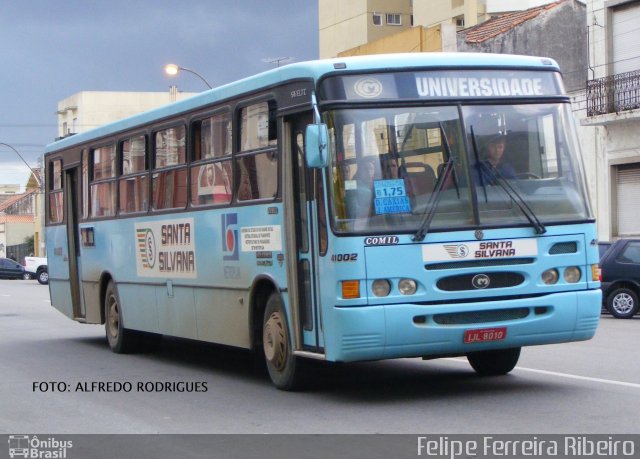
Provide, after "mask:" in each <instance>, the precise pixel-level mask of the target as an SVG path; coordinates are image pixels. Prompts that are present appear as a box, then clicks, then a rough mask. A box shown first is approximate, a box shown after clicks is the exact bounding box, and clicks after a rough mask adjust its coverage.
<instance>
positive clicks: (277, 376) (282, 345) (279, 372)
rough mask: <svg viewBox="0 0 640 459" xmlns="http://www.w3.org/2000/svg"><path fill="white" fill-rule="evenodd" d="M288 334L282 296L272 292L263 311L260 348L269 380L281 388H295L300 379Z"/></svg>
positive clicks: (297, 364) (297, 363)
mask: <svg viewBox="0 0 640 459" xmlns="http://www.w3.org/2000/svg"><path fill="white" fill-rule="evenodd" d="M289 336H290V335H289V328H288V326H287V317H286V315H285V312H284V304H283V302H282V298H280V295H278V294H277V293H272V294H271V296H270V297H269V299H268V300H267V305H266V308H265V311H264V321H263V326H262V349H263V351H264V359H265V362H266V364H267V370H268V371H269V376H270V377H271V381H272V382H273V384H274V385H275V386H276V387H277V388H278V389H281V390H294V389H296V388H297V387H298V386H299V380H300V376H299V375H300V369H299V362H298V361H297V358H296V357H295V356H294V355H293V352H292V349H291V341H290V338H289Z"/></svg>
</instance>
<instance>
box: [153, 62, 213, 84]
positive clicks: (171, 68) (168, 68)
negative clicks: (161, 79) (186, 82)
mask: <svg viewBox="0 0 640 459" xmlns="http://www.w3.org/2000/svg"><path fill="white" fill-rule="evenodd" d="M180 70H183V71H185V72H189V73H193V74H194V75H195V76H197V77H198V78H200V79H201V80H202V81H204V84H206V85H207V86H209V89H213V87H212V86H211V85H210V84H209V82H208V81H207V80H205V79H204V77H203V76H202V75H200V74H199V73H198V72H196V71H194V70H191V69H186V68H184V67H180V66H179V65H176V64H167V65H165V67H164V72H165V73H166V74H167V75H171V76H175V75H177V74H178V72H179V71H180Z"/></svg>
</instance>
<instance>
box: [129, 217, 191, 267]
mask: <svg viewBox="0 0 640 459" xmlns="http://www.w3.org/2000/svg"><path fill="white" fill-rule="evenodd" d="M135 238H136V241H135V246H136V269H137V272H138V276H143V277H172V278H187V279H195V278H196V277H197V276H198V273H197V270H196V246H195V226H194V224H193V218H181V219H175V220H162V221H155V222H144V223H136V224H135Z"/></svg>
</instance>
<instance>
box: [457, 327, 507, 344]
mask: <svg viewBox="0 0 640 459" xmlns="http://www.w3.org/2000/svg"><path fill="white" fill-rule="evenodd" d="M506 337H507V327H497V328H481V329H478V330H465V331H464V343H465V344H471V343H482V342H485V341H502V340H503V339H505V338H506Z"/></svg>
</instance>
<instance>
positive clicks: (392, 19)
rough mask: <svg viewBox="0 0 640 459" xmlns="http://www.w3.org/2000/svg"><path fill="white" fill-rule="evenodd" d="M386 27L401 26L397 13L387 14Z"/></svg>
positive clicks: (399, 16)
mask: <svg viewBox="0 0 640 459" xmlns="http://www.w3.org/2000/svg"><path fill="white" fill-rule="evenodd" d="M387 25H397V26H399V25H402V15H400V14H399V13H390V14H387Z"/></svg>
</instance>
